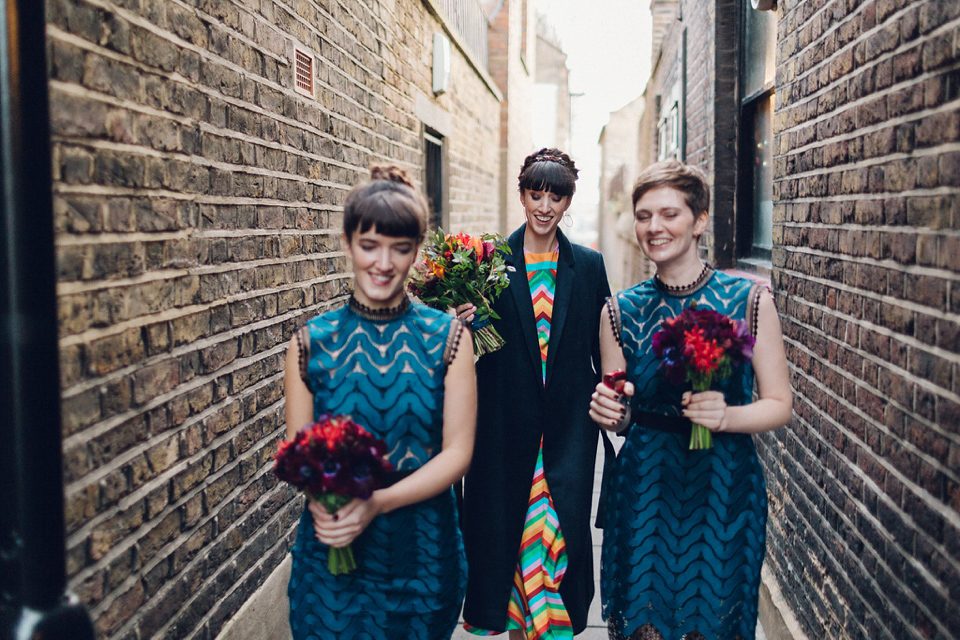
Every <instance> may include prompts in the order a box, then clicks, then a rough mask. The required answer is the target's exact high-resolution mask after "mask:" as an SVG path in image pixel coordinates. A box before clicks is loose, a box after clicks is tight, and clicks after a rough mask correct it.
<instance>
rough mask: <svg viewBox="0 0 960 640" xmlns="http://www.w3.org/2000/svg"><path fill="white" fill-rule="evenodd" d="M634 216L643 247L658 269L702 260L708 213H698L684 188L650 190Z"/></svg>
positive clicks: (645, 253) (635, 228) (644, 195)
mask: <svg viewBox="0 0 960 640" xmlns="http://www.w3.org/2000/svg"><path fill="white" fill-rule="evenodd" d="M633 215H634V231H635V232H636V234H637V242H639V243H640V249H641V250H642V251H643V254H644V255H645V256H647V258H649V259H650V260H651V261H652V262H653V263H654V264H656V265H657V268H661V267H664V266H668V265H674V264H684V263H686V262H688V261H696V260H698V256H697V238H699V237H700V234H702V233H703V231H704V229H706V228H707V213H706V212H702V213H700V214H699V215H697V214H694V212H693V211H692V210H691V209H690V206H689V205H688V204H687V202H686V199H685V198H684V197H683V193H682V192H681V191H678V190H677V189H674V188H673V187H657V188H655V189H650V190H649V191H647V192H646V193H644V194H643V196H642V197H641V198H640V199H639V200H638V201H637V205H636V206H635V207H634V209H633Z"/></svg>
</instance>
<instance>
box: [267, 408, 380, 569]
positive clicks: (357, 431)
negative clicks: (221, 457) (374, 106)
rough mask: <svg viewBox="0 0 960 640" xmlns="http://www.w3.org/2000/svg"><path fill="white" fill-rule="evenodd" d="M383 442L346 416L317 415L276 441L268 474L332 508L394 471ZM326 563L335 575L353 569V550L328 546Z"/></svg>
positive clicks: (363, 492) (375, 486)
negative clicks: (303, 425) (287, 437)
mask: <svg viewBox="0 0 960 640" xmlns="http://www.w3.org/2000/svg"><path fill="white" fill-rule="evenodd" d="M386 451H387V445H386V443H384V441H383V440H380V439H379V438H375V437H374V436H372V435H371V434H370V433H369V432H367V430H366V429H364V428H363V427H361V426H360V425H358V424H356V423H355V422H354V421H353V420H352V419H351V418H350V416H342V415H329V414H323V415H321V416H320V417H319V418H318V419H317V422H316V423H315V424H312V425H310V426H308V427H305V428H303V429H301V430H300V431H298V432H297V435H295V436H294V437H293V440H286V441H283V442H281V443H280V445H279V447H278V448H277V454H276V455H275V456H274V462H273V473H274V474H275V475H276V476H277V478H279V479H280V480H283V481H284V482H287V483H289V484H291V485H293V486H294V487H296V488H297V489H299V490H300V491H302V492H303V493H304V494H305V495H306V496H307V497H308V498H311V499H313V500H316V501H317V502H319V503H320V504H322V505H323V507H324V508H325V509H326V510H327V513H335V512H336V511H337V510H338V509H340V507H342V506H344V505H345V504H347V503H348V502H350V500H352V499H353V498H361V499H363V500H366V499H368V498H369V497H370V495H371V494H372V493H373V492H374V491H375V490H376V489H379V488H380V487H381V486H383V481H384V477H385V475H386V473H387V472H388V471H392V470H393V465H391V464H390V463H389V462H388V461H387V460H386V458H385V454H386ZM327 566H328V567H329V569H330V573H332V574H334V575H340V574H343V573H349V572H350V571H352V570H354V569H356V568H357V563H356V561H355V560H354V557H353V549H352V548H351V547H349V546H347V547H343V548H333V547H331V548H330V555H329V559H328V563H327Z"/></svg>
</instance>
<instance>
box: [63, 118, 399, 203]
mask: <svg viewBox="0 0 960 640" xmlns="http://www.w3.org/2000/svg"><path fill="white" fill-rule="evenodd" d="M197 126H198V128H199V129H200V132H201V133H213V134H216V135H218V136H222V137H223V138H225V139H229V140H231V141H235V142H240V143H244V142H246V143H250V144H252V145H255V146H260V147H264V148H267V149H269V150H271V151H282V152H284V153H287V154H290V155H292V156H296V157H297V158H298V159H307V160H312V161H314V162H317V163H323V164H326V165H330V166H333V167H337V168H339V169H347V170H350V171H357V172H359V173H362V172H364V171H366V170H367V169H366V168H364V167H360V166H359V165H358V166H354V165H351V164H348V163H345V162H339V161H337V160H333V159H331V158H326V157H324V156H321V155H318V154H315V153H308V152H306V151H304V150H302V149H296V148H295V147H291V146H289V145H284V144H281V143H278V142H273V143H272V142H271V141H269V140H265V139H264V138H260V137H257V136H251V135H247V134H244V133H241V132H239V131H234V130H232V129H224V128H222V127H217V126H215V125H212V124H209V123H207V122H200V123H198V125H197ZM51 139H52V141H53V142H54V143H55V144H60V145H64V146H72V147H82V148H88V149H92V150H95V151H119V152H123V153H136V154H139V155H141V156H143V157H149V158H157V159H161V160H177V161H180V162H184V163H185V164H191V165H194V166H197V167H206V168H208V169H220V170H224V171H231V172H232V173H240V174H248V175H254V176H269V177H272V178H284V179H287V180H291V181H294V182H303V183H307V184H311V185H315V186H319V187H329V188H334V189H341V190H343V191H348V190H349V189H351V188H352V186H351V185H348V184H345V183H340V182H332V181H330V180H321V179H319V178H310V177H309V176H303V175H301V174H298V173H291V172H289V171H284V170H277V169H267V168H265V167H260V166H257V165H252V164H246V163H243V162H239V161H238V162H227V161H223V160H209V159H207V158H206V157H204V156H200V155H195V154H190V153H186V152H184V151H166V150H161V149H154V148H152V147H149V146H146V145H143V144H137V143H132V142H117V141H115V140H97V139H84V140H83V142H82V143H78V142H76V141H75V140H74V139H73V138H70V137H64V136H59V135H56V136H52V137H51ZM357 148H358V149H361V150H364V151H369V150H368V149H365V148H363V147H357ZM370 153H371V154H372V152H370ZM408 166H412V165H408ZM74 186H75V185H64V186H58V189H64V190H69V189H70V188H71V187H74ZM76 186H78V187H82V188H85V189H96V190H97V193H102V192H103V191H105V190H108V189H110V187H103V186H101V185H76ZM129 189H131V190H132V191H136V192H137V193H138V194H143V193H144V192H145V191H148V190H145V189H142V188H139V187H131V188H129ZM156 190H157V191H161V192H163V191H169V190H167V189H156ZM174 193H179V192H174ZM198 195H202V194H198ZM212 198H213V199H224V200H226V199H227V198H226V197H224V196H212ZM234 199H236V198H235V197H234ZM250 199H251V200H257V201H259V200H262V198H250ZM278 201H279V200H278ZM283 202H287V203H288V204H289V203H290V201H288V200H286V201H283Z"/></svg>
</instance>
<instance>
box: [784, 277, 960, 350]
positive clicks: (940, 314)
mask: <svg viewBox="0 0 960 640" xmlns="http://www.w3.org/2000/svg"><path fill="white" fill-rule="evenodd" d="M780 272H781V273H786V271H785V270H783V269H781V270H780ZM791 275H794V276H795V277H797V274H791ZM807 279H808V280H809V281H811V282H816V283H818V284H823V285H825V286H828V287H830V288H832V289H836V290H837V291H838V292H840V293H853V294H856V295H859V296H861V297H863V298H866V299H867V300H871V301H873V302H883V303H888V304H890V306H895V307H898V308H900V309H904V310H907V311H915V312H917V313H922V314H923V315H925V316H931V317H934V318H937V319H941V320H947V321H949V322H953V323H957V322H960V320H958V317H960V316H958V314H956V313H951V312H948V311H941V310H935V309H933V307H924V306H922V305H920V304H918V303H916V302H909V301H904V300H901V299H900V298H894V297H891V296H888V295H886V294H877V293H873V292H869V291H864V290H863V289H857V288H855V287H850V286H848V285H844V284H842V283H839V282H835V281H833V280H826V279H824V278H818V277H816V276H807ZM788 297H789V298H790V299H791V300H793V301H797V300H802V301H803V302H805V303H806V304H807V305H808V306H810V307H813V308H815V309H818V310H820V311H821V312H824V313H828V314H830V315H836V314H842V316H843V318H844V319H845V320H847V321H848V322H855V323H857V324H859V325H861V326H869V328H870V329H871V330H873V331H876V332H877V333H879V334H880V335H883V336H885V337H888V338H894V337H895V338H897V339H898V340H900V341H901V342H904V343H905V344H907V345H909V346H911V347H914V348H919V349H923V350H925V351H929V352H930V353H933V354H936V355H938V356H940V357H941V358H943V359H945V360H954V359H958V358H960V354H958V353H956V352H954V351H949V350H947V349H944V348H943V347H940V346H937V345H935V344H929V343H926V342H923V341H921V340H919V339H917V338H915V337H913V336H908V335H906V334H903V333H898V332H896V331H894V330H892V329H889V328H887V327H884V326H883V325H878V324H875V323H872V322H870V321H865V320H863V319H862V318H855V317H853V316H851V315H849V314H846V313H842V312H841V311H840V310H834V309H831V308H830V307H827V306H825V305H822V304H817V303H815V302H813V301H812V300H808V299H806V298H803V297H801V296H798V295H789V296H788Z"/></svg>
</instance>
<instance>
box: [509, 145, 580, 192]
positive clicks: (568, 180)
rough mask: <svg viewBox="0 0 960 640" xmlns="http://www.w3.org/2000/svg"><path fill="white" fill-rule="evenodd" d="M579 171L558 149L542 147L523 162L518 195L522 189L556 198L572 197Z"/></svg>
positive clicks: (568, 157)
mask: <svg viewBox="0 0 960 640" xmlns="http://www.w3.org/2000/svg"><path fill="white" fill-rule="evenodd" d="M578 173H580V170H579V169H577V167H576V165H574V163H573V160H571V159H570V156H568V155H567V154H565V153H564V152H563V151H560V149H554V148H547V147H544V148H543V149H540V151H537V152H536V153H531V154H530V155H528V156H527V157H526V159H525V160H524V161H523V168H522V169H520V176H519V178H518V182H519V183H520V193H523V190H524V189H530V190H532V191H549V192H550V193H553V194H555V195H558V196H572V195H573V194H574V192H576V190H577V174H578Z"/></svg>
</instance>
